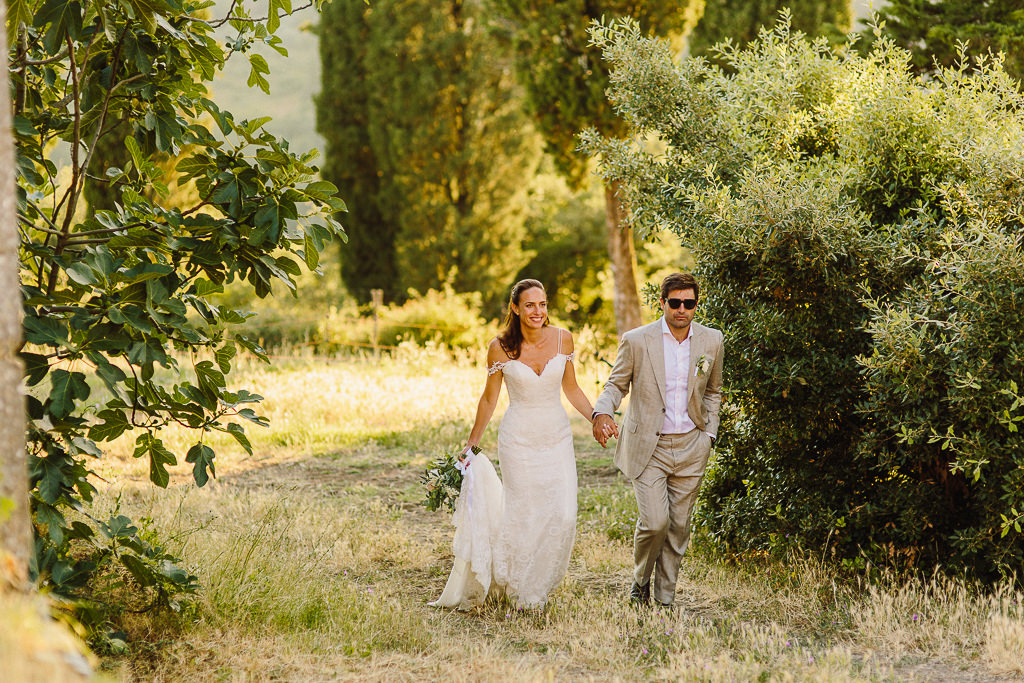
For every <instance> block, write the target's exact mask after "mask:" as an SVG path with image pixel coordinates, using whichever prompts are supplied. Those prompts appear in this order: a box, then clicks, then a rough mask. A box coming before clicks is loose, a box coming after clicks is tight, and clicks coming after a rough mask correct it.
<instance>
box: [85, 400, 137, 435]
mask: <svg viewBox="0 0 1024 683" xmlns="http://www.w3.org/2000/svg"><path fill="white" fill-rule="evenodd" d="M97 417H98V418H100V419H101V420H103V421H102V422H100V423H98V424H94V425H93V426H92V427H90V428H89V438H90V439H94V440H96V441H113V440H114V439H116V438H117V437H119V436H121V435H122V434H124V433H125V432H126V431H127V430H128V429H130V428H131V424H129V422H128V418H127V417H126V416H125V414H124V411H122V410H118V409H116V408H108V409H106V410H101V411H100V412H99V414H98V415H97Z"/></svg>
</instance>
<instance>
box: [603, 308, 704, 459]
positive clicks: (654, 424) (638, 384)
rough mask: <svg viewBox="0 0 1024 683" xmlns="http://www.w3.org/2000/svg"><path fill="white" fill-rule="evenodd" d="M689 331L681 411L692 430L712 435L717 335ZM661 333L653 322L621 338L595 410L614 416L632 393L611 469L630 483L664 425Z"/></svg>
mask: <svg viewBox="0 0 1024 683" xmlns="http://www.w3.org/2000/svg"><path fill="white" fill-rule="evenodd" d="M691 327H692V328H693V337H692V338H691V339H690V368H689V373H690V374H689V394H690V396H689V401H688V402H687V407H686V409H687V412H688V413H689V415H690V419H691V420H693V422H694V424H696V425H697V429H700V430H702V431H705V432H707V433H708V434H710V435H711V436H713V437H714V436H715V435H717V434H718V410H719V407H720V406H721V403H722V394H721V389H722V333H721V332H720V331H719V330H716V329H713V328H711V327H705V326H703V325H700V324H698V323H695V322H694V323H691ZM661 334H662V328H661V319H660V318H659V319H658V320H656V321H655V322H653V323H650V324H649V325H644V326H643V327H638V328H636V329H635V330H630V331H629V332H627V333H625V334H624V335H622V339H620V340H619V350H618V354H617V356H616V358H615V366H614V367H613V368H612V372H611V375H609V377H608V381H607V382H605V385H604V390H603V391H602V392H601V395H600V396H599V397H598V399H597V404H596V406H595V412H597V413H604V414H606V415H614V414H615V411H616V410H617V409H618V407H619V404H620V403H621V402H622V399H623V398H624V397H625V396H626V394H628V393H630V391H632V394H633V395H632V396H631V397H630V399H629V405H628V407H627V408H626V414H625V416H624V417H623V420H622V423H621V424H620V425H619V439H618V443H617V444H616V446H615V466H616V467H618V468H619V469H620V470H621V471H622V473H623V474H625V475H626V476H627V477H628V478H629V479H636V478H637V477H639V476H640V473H641V472H643V471H644V468H645V467H647V463H648V461H650V459H651V456H652V455H653V454H654V448H655V447H656V446H657V445H658V439H659V438H660V437H661V428H662V425H663V424H664V422H665V405H666V402H665V347H664V345H663V341H662V338H661ZM698 363H699V366H698Z"/></svg>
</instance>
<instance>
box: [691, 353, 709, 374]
mask: <svg viewBox="0 0 1024 683" xmlns="http://www.w3.org/2000/svg"><path fill="white" fill-rule="evenodd" d="M710 369H711V360H710V359H709V358H708V357H707V356H706V355H704V354H703V353H702V354H700V356H699V357H698V358H697V361H696V362H695V363H694V364H693V376H694V377H703V376H704V375H706V374H708V370H710Z"/></svg>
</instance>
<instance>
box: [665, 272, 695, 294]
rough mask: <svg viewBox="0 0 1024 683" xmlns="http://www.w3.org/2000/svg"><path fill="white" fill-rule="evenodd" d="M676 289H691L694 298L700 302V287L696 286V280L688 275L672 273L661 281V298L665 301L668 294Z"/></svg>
mask: <svg viewBox="0 0 1024 683" xmlns="http://www.w3.org/2000/svg"><path fill="white" fill-rule="evenodd" d="M677 289H692V290H693V296H694V298H695V299H697V301H700V285H699V284H697V278H695V277H693V276H692V275H690V274H689V273H672V274H671V275H669V276H668V277H666V278H665V279H664V280H662V281H661V298H662V299H663V300H664V299H667V298H668V295H669V292H674V291H676V290H677Z"/></svg>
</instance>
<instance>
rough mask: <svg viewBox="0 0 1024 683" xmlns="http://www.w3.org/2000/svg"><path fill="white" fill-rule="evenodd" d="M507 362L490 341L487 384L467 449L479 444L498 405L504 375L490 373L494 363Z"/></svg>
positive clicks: (500, 351) (498, 370)
mask: <svg viewBox="0 0 1024 683" xmlns="http://www.w3.org/2000/svg"><path fill="white" fill-rule="evenodd" d="M507 360H508V356H506V355H505V352H504V351H503V350H502V348H501V344H499V343H498V340H497V339H492V340H491V344H490V346H488V347H487V384H485V385H484V393H482V394H481V395H480V402H479V403H477V406H476V420H475V421H474V422H473V429H472V430H471V431H470V432H469V440H468V441H467V443H466V446H467V448H472V447H473V446H478V445H479V444H480V439H482V438H483V436H484V430H485V429H487V423H488V422H490V421H491V415H494V408H495V407H496V406H497V405H498V396H500V395H501V380H502V377H503V376H504V375H503V374H502V372H501V370H500V369H495V370H494V371H493V372H492V367H493V366H494V364H495V363H501V362H503V361H507Z"/></svg>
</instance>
